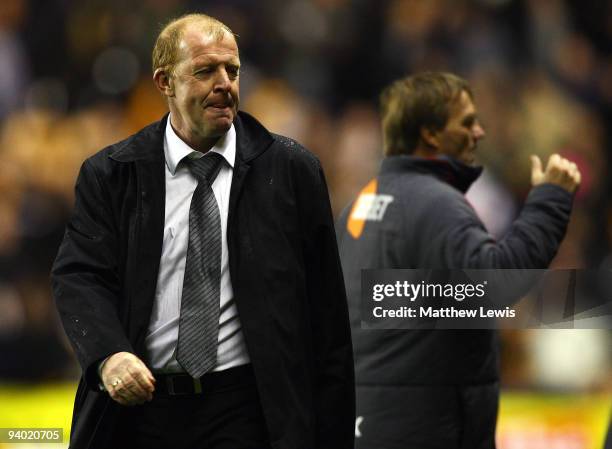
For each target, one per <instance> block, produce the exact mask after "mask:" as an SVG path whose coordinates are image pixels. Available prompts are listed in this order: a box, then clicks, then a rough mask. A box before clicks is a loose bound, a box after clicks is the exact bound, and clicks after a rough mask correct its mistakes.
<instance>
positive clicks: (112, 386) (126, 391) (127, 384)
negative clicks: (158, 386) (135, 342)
mask: <svg viewBox="0 0 612 449" xmlns="http://www.w3.org/2000/svg"><path fill="white" fill-rule="evenodd" d="M102 382H103V383H104V387H105V388H106V391H108V393H109V394H110V396H111V398H113V399H114V400H115V401H117V402H118V403H119V404H121V405H137V404H144V402H145V401H150V400H151V399H153V391H155V378H154V377H153V374H151V371H149V368H147V366H146V365H145V364H144V363H143V362H142V360H140V359H139V358H138V357H136V356H135V355H134V354H132V353H129V352H118V353H116V354H113V355H111V356H110V357H109V358H108V359H107V360H106V362H104V366H103V367H102Z"/></svg>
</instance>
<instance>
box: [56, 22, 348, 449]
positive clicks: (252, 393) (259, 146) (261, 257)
mask: <svg viewBox="0 0 612 449" xmlns="http://www.w3.org/2000/svg"><path fill="white" fill-rule="evenodd" d="M239 67H240V59H239V56H238V48H237V45H236V40H235V38H234V35H233V34H232V33H231V31H230V30H229V28H227V27H226V26H225V25H224V24H222V23H221V22H218V21H217V20H215V19H213V18H210V17H208V16H204V15H188V16H184V17H182V18H179V19H177V20H175V21H173V22H171V23H170V24H169V25H167V26H166V28H164V30H163V31H162V32H161V33H160V36H159V37H158V40H157V43H156V45H155V49H154V51H153V68H154V81H155V84H156V86H157V87H158V89H159V90H160V92H161V93H162V94H163V95H164V96H165V97H166V98H167V100H168V105H169V109H170V115H169V116H166V117H164V118H163V119H162V120H161V121H160V122H157V123H154V124H152V125H150V126H148V127H146V128H144V129H143V130H141V131H140V132H138V133H137V134H135V135H133V136H131V137H129V138H127V139H126V140H124V141H122V142H119V143H116V144H114V145H111V146H109V147H107V148H105V149H104V150H102V151H101V152H99V153H97V154H95V155H94V156H92V157H91V158H89V159H87V160H86V161H85V162H84V164H83V166H82V168H81V172H80V174H79V177H78V180H77V184H76V204H75V209H74V214H73V216H72V219H71V220H70V222H69V224H68V226H67V230H66V234H65V237H64V241H63V243H62V245H61V247H60V250H59V254H58V256H57V259H56V261H55V265H54V267H53V273H52V280H53V288H54V295H55V299H56V302H57V306H58V309H59V312H60V315H61V318H62V321H63V324H64V328H65V330H66V333H67V335H68V337H69V339H70V341H71V343H72V345H73V347H74V350H75V352H76V355H77V357H78V360H79V362H80V364H81V366H82V369H83V377H82V379H81V382H80V384H79V387H78V390H77V395H76V400H75V407H74V416H73V423H72V432H71V443H70V447H71V448H106V447H114V448H121V447H130V448H132V447H147V448H152V447H172V448H191V447H207V448H211V449H221V448H228V449H229V448H231V449H239V448H278V449H280V448H283V449H285V448H292V449H298V448H300V449H302V448H303V449H315V448H316V449H323V448H329V449H339V448H343V449H349V448H352V447H353V433H354V379H353V359H352V347H351V340H350V327H349V322H348V312H347V306H346V297H345V292H344V285H343V279H342V272H341V267H340V262H339V258H338V251H337V246H336V240H335V233H334V229H333V221H332V215H331V209H330V205H329V198H328V193H327V187H326V184H325V180H324V176H323V172H322V170H321V166H320V164H319V161H318V160H317V158H316V157H315V156H313V155H312V154H311V153H309V152H308V151H307V150H306V149H304V148H303V147H302V146H300V145H299V144H298V143H297V142H295V141H293V140H291V139H288V138H286V137H282V136H278V135H274V134H271V133H269V132H268V131H267V130H266V129H265V128H264V127H263V126H262V125H261V124H260V123H258V122H257V121H256V120H255V119H254V118H253V117H251V116H250V115H248V114H246V113H243V112H238V111H237V109H238V82H239ZM210 158H212V160H214V161H215V162H214V164H213V165H216V166H217V167H218V168H217V173H218V174H217V175H216V178H215V175H209V174H208V175H206V176H204V177H203V178H198V177H197V176H199V175H198V173H199V172H198V171H197V170H199V169H196V168H193V167H195V166H199V165H198V164H199V163H200V162H201V161H210V160H211V159H210ZM211 166H212V165H211ZM196 175H197V176H196ZM203 183H205V184H203ZM196 186H197V188H196ZM200 186H203V187H202V188H201V187H200ZM206 189H208V190H206ZM206 191H207V192H208V193H206ZM212 194H214V200H213V202H212V203H211V202H210V199H211V198H213V197H212V196H211V195H212ZM198 195H201V197H200V196H198ZM205 195H208V197H206V198H207V199H203V200H201V198H205ZM196 197H197V199H196ZM199 201H209V202H208V203H202V204H215V207H212V208H211V209H210V210H209V209H207V211H206V214H210V215H209V216H210V217H214V216H216V217H217V221H216V222H213V221H210V222H205V221H197V220H199V219H201V220H206V219H208V218H201V217H203V216H204V215H203V214H204V213H203V212H202V211H200V210H199V209H198V208H197V206H194V204H196V205H197V204H200V203H199ZM190 204H191V205H190ZM194 208H195V209H198V210H195V211H194ZM206 208H208V206H206ZM215 211H216V212H215ZM198 214H199V215H198ZM198 217H200V218H198ZM192 220H194V221H192ZM194 223H195V224H196V225H193V224H194ZM199 223H213V224H214V223H217V224H220V225H221V226H219V228H222V229H219V228H216V227H215V226H212V225H209V227H207V228H206V229H204V230H202V229H198V226H197V225H198V224H199ZM201 235H204V238H203V240H202V238H201ZM213 236H217V238H218V240H217V241H218V242H219V246H217V247H216V248H222V250H221V251H219V252H215V251H213V250H212V249H210V248H209V247H207V245H208V244H209V243H206V242H212V241H213ZM198 239H200V240H198ZM199 241H204V242H205V243H204V244H203V249H202V248H196V246H197V245H196V244H194V243H193V242H199ZM211 248H212V246H211ZM196 251H200V252H196ZM213 253H214V254H216V256H214V257H213V256H212V255H211V254H213ZM193 254H196V255H195V256H192V255H193ZM213 259H214V260H216V263H217V264H218V265H217V266H216V267H217V268H215V269H209V268H206V266H205V268H204V269H202V270H200V271H195V273H196V274H192V273H194V271H193V270H192V268H191V266H190V264H192V263H194V260H195V263H198V262H201V261H202V260H207V261H210V260H213ZM206 263H210V264H212V263H213V262H206ZM219 264H220V266H219ZM207 266H208V265H207ZM210 266H213V265H210ZM187 273H189V276H191V277H192V278H193V277H194V276H195V280H194V281H193V285H195V286H196V287H198V286H201V285H204V284H206V285H211V288H210V291H216V292H217V296H216V301H217V304H219V302H218V301H220V304H221V306H220V309H221V310H219V306H217V307H216V309H217V311H216V312H217V313H218V314H219V320H218V321H219V326H218V328H217V326H214V325H213V326H209V327H210V328H212V330H211V329H203V328H196V329H197V330H195V331H190V332H191V334H189V335H188V336H189V337H190V338H191V339H190V340H184V341H188V342H193V341H195V340H194V338H198V337H199V336H201V335H204V334H207V335H208V333H210V332H213V331H214V332H215V333H214V334H213V335H214V336H215V339H214V342H213V343H214V347H213V351H212V353H213V355H214V354H216V359H213V365H212V367H209V368H205V371H206V372H205V374H203V375H199V374H198V375H196V376H193V375H191V373H192V365H191V363H195V364H196V365H197V364H198V363H199V362H200V361H201V359H202V355H201V353H202V352H204V351H205V350H204V348H202V347H200V344H198V345H195V346H197V347H195V348H189V345H188V344H187V343H185V345H186V346H187V350H186V351H185V352H183V353H181V351H183V350H181V349H178V351H177V346H179V347H180V344H181V340H182V339H183V338H186V337H184V335H187V334H185V333H184V331H185V329H187V326H188V325H187V324H185V322H186V321H187V318H188V317H187V316H186V315H188V314H186V313H185V310H186V309H185V307H186V306H184V305H181V290H182V298H183V299H182V301H183V302H186V301H187V300H186V299H185V298H186V296H185V289H186V288H187V287H184V288H182V289H181V285H184V286H186V285H187V280H186V279H187ZM183 278H185V284H183ZM219 278H220V279H219ZM211 279H212V280H211ZM209 294H210V292H209V291H208V290H207V291H206V292H204V293H201V295H200V296H202V298H200V297H198V296H197V295H196V299H197V301H196V303H197V302H200V303H201V302H203V301H204V299H203V297H204V295H209ZM189 301H191V299H189ZM198 306H199V305H198V304H196V305H195V306H194V305H193V304H192V305H191V306H190V307H198ZM183 320H185V321H183ZM197 321H198V320H196V322H195V325H198V324H200V325H201V323H198V322H197ZM189 325H191V326H193V325H194V324H193V323H190V324H189ZM190 329H193V328H190ZM217 332H218V338H217V337H216V336H217ZM177 340H178V342H177ZM191 346H194V344H193V343H191ZM187 353H189V354H193V353H195V355H190V356H191V357H192V358H191V359H189V360H191V361H190V362H189V364H188V363H187V362H184V360H187V359H185V358H184V357H185V354H187ZM194 357H195V358H194ZM194 360H195V362H193V361H194ZM198 360H199V361H198ZM198 366H200V365H198ZM198 369H199V368H198ZM195 371H196V372H197V370H195Z"/></svg>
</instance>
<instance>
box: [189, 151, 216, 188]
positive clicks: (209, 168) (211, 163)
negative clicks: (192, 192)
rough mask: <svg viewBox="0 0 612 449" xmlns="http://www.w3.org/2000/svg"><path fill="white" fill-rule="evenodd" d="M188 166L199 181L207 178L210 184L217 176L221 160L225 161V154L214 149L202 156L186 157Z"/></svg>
mask: <svg viewBox="0 0 612 449" xmlns="http://www.w3.org/2000/svg"><path fill="white" fill-rule="evenodd" d="M184 160H185V162H186V163H187V166H188V167H189V169H190V170H191V173H193V175H194V176H195V177H196V178H198V181H201V180H202V179H205V180H206V181H208V183H209V184H210V185H212V183H213V181H214V180H215V178H216V177H217V174H218V173H219V170H220V169H221V162H223V156H221V155H220V154H219V153H215V152H213V151H211V152H209V153H208V154H206V155H205V156H203V157H200V158H197V159H196V158H185V159H184Z"/></svg>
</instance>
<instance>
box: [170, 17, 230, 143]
mask: <svg viewBox="0 0 612 449" xmlns="http://www.w3.org/2000/svg"><path fill="white" fill-rule="evenodd" d="M239 69H240V58H239V56H238V46H237V45H236V40H235V39H234V37H233V36H232V35H231V34H229V33H224V35H223V38H222V39H217V38H215V37H213V36H211V35H210V34H208V33H205V32H203V31H201V30H198V29H197V28H196V27H189V26H188V27H187V29H186V30H185V31H184V34H183V38H182V39H181V43H180V46H179V62H178V63H177V64H176V66H175V70H174V74H173V75H172V76H171V81H170V83H171V84H170V85H171V87H172V91H173V95H172V96H171V97H170V111H171V112H172V125H173V126H174V128H175V130H176V131H177V132H178V134H179V136H180V137H181V138H183V139H184V140H185V141H186V142H187V143H188V144H190V145H192V146H194V147H197V146H200V145H203V144H204V145H206V144H209V143H210V142H214V141H216V139H218V138H219V137H221V136H222V135H223V134H225V133H226V132H227V131H228V130H229V128H230V126H231V124H232V122H233V121H234V117H236V114H237V111H238V103H239V101H240V99H239V93H238V91H239V80H238V78H239V77H238V72H239Z"/></svg>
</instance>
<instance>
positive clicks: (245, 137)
mask: <svg viewBox="0 0 612 449" xmlns="http://www.w3.org/2000/svg"><path fill="white" fill-rule="evenodd" d="M168 115H169V114H166V115H165V116H164V117H163V118H162V119H161V120H160V121H158V122H155V123H152V124H150V125H149V126H147V127H145V128H143V129H142V130H140V131H139V132H137V133H136V134H134V135H132V136H130V137H128V138H127V139H125V140H122V141H121V142H118V143H117V144H115V145H113V147H112V149H111V150H110V152H109V157H110V158H111V159H113V160H115V161H118V162H135V161H158V160H164V132H165V129H166V123H167V121H168ZM234 127H235V128H236V157H237V158H239V159H240V160H241V161H242V162H246V163H248V162H249V161H251V160H253V159H255V158H256V157H257V156H259V155H260V154H262V153H263V152H264V151H266V150H267V149H268V147H269V146H270V145H271V144H272V142H273V141H274V138H273V137H272V135H271V134H270V132H269V131H268V130H267V129H266V128H264V127H263V125H262V124H261V123H259V122H258V121H257V120H256V119H255V118H253V117H252V116H251V115H249V114H247V113H246V112H242V111H239V112H238V115H237V116H236V119H235V120H234Z"/></svg>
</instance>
